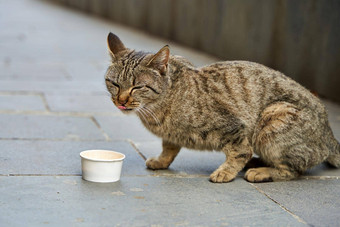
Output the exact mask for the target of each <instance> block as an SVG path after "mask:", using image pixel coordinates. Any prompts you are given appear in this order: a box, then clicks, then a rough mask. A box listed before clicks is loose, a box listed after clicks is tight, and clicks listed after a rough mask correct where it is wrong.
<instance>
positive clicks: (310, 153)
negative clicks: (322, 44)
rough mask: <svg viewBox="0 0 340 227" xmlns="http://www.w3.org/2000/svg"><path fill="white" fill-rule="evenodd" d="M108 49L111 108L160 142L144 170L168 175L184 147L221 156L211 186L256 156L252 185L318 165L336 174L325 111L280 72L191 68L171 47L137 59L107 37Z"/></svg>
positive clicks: (337, 158)
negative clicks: (129, 115) (134, 117)
mask: <svg viewBox="0 0 340 227" xmlns="http://www.w3.org/2000/svg"><path fill="white" fill-rule="evenodd" d="M108 47H109V52H110V55H111V57H112V63H111V65H110V66H109V67H108V70H107V73H106V76H105V80H106V86H107V89H108V91H109V92H110V94H111V95H112V101H113V103H114V104H115V105H116V106H117V107H118V108H119V109H120V110H121V111H122V112H123V113H136V114H137V116H138V117H139V118H140V120H141V121H142V123H143V124H144V126H145V127H146V128H147V129H148V130H150V131H151V132H152V133H153V134H155V135H157V136H159V137H160V138H162V140H163V151H162V153H161V154H160V155H159V156H158V157H153V158H149V159H147V161H146V166H147V167H148V168H149V169H153V170H156V169H166V168H168V167H169V165H170V164H171V163H172V161H173V160H174V159H175V157H176V155H177V154H178V152H179V151H180V149H181V147H186V148H190V149H196V150H215V151H222V152H224V153H225V155H226V161H225V162H224V163H223V164H222V165H221V166H220V167H219V168H217V169H216V170H215V171H214V172H213V173H212V174H211V175H210V180H211V181H212V182H229V181H232V180H233V179H234V178H235V177H236V175H237V174H238V172H239V171H241V170H242V169H243V168H244V167H245V166H246V164H247V163H248V162H249V161H250V160H251V158H252V156H253V153H255V154H257V155H258V156H259V158H260V160H261V161H262V162H263V163H264V164H265V165H263V167H261V168H250V169H248V170H247V172H246V174H245V179H246V180H247V181H250V182H266V181H283V180H290V179H293V178H296V177H297V176H299V174H301V173H303V172H304V171H305V170H307V169H308V168H310V167H312V166H315V165H317V164H319V163H321V162H323V161H327V162H328V163H329V164H331V165H333V166H335V167H338V168H339V167H340V144H339V143H338V142H337V141H336V139H335V138H334V135H333V133H332V131H331V129H330V126H329V123H328V117H327V113H326V111H325V108H324V106H323V105H322V104H321V102H320V100H319V99H318V98H317V97H315V96H314V95H313V94H311V93H310V92H309V91H308V90H306V89H305V88H304V87H302V86H301V85H299V84H298V83H297V82H295V81H293V80H292V79H290V78H289V77H287V76H285V75H283V74H282V73H280V72H278V71H274V70H273V69H270V68H267V67H265V66H263V65H260V64H257V63H253V62H247V61H226V62H218V63H215V64H211V65H208V66H205V67H200V68H196V67H195V66H193V65H192V64H191V63H190V62H188V61H187V60H186V59H184V58H183V57H180V56H172V55H170V51H169V47H168V46H164V47H163V48H162V49H161V50H159V52H158V53H156V54H151V53H146V52H138V51H134V50H131V49H128V48H126V47H125V46H124V44H123V43H122V42H121V40H120V39H119V38H118V37H117V36H116V35H114V34H112V33H110V34H109V35H108Z"/></svg>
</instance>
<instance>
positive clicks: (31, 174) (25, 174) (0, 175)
mask: <svg viewBox="0 0 340 227" xmlns="http://www.w3.org/2000/svg"><path fill="white" fill-rule="evenodd" d="M55 176H56V177H64V176H65V177H67V176H70V177H73V176H81V174H40V173H39V174H35V173H18V174H16V173H10V174H0V177H55Z"/></svg>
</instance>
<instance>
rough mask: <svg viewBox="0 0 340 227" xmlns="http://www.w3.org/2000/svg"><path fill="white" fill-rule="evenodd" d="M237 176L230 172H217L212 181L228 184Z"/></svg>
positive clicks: (211, 177)
mask: <svg viewBox="0 0 340 227" xmlns="http://www.w3.org/2000/svg"><path fill="white" fill-rule="evenodd" d="M235 177H236V174H234V173H231V172H229V171H228V170H224V169H223V170H219V169H217V170H215V171H214V172H213V173H212V174H211V175H210V181H211V182H214V183H226V182H230V181H232V180H234V179H235Z"/></svg>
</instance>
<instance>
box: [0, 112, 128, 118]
mask: <svg viewBox="0 0 340 227" xmlns="http://www.w3.org/2000/svg"><path fill="white" fill-rule="evenodd" d="M0 114H9V115H44V116H56V117H92V116H93V114H96V115H100V116H112V117H116V116H122V114H120V113H111V112H98V113H94V112H54V111H48V110H45V111H34V110H0Z"/></svg>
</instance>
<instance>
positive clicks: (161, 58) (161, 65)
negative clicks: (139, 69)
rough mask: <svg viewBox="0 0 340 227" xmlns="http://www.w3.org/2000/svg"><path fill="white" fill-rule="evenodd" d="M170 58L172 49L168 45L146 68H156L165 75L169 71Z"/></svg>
mask: <svg viewBox="0 0 340 227" xmlns="http://www.w3.org/2000/svg"><path fill="white" fill-rule="evenodd" d="M169 56H170V48H169V46H168V45H166V46H164V47H163V48H162V49H160V50H159V51H158V52H157V54H155V55H154V56H153V57H152V58H151V60H150V61H149V62H148V64H147V65H146V66H151V67H154V68H155V69H157V70H158V71H159V72H160V73H161V74H162V75H164V74H165V73H166V71H167V69H168V62H169Z"/></svg>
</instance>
